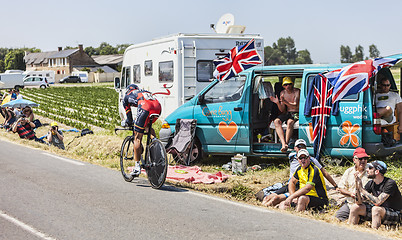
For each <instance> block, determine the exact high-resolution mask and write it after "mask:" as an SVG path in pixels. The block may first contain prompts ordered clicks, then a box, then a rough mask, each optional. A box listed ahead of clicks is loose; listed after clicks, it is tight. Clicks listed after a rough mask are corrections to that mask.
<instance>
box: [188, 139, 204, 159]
mask: <svg viewBox="0 0 402 240" xmlns="http://www.w3.org/2000/svg"><path fill="white" fill-rule="evenodd" d="M190 154H191V155H192V156H191V157H190V165H192V164H194V163H197V162H201V160H202V159H203V157H204V153H203V151H202V145H201V142H200V140H199V139H198V138H197V137H194V141H193V149H192V151H191V153H190Z"/></svg>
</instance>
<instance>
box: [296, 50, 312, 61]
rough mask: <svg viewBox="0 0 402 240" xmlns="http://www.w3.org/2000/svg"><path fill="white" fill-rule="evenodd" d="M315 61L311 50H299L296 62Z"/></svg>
mask: <svg viewBox="0 0 402 240" xmlns="http://www.w3.org/2000/svg"><path fill="white" fill-rule="evenodd" d="M311 63H313V61H312V60H311V57H310V52H309V51H308V50H307V49H305V50H300V51H298V52H297V58H296V64H311Z"/></svg>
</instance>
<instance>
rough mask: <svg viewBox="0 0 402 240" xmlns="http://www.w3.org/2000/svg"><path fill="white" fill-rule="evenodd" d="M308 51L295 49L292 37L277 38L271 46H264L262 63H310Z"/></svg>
mask: <svg viewBox="0 0 402 240" xmlns="http://www.w3.org/2000/svg"><path fill="white" fill-rule="evenodd" d="M312 62H313V61H312V60H311V57H310V52H309V51H308V50H307V49H306V50H302V51H299V52H298V51H297V50H296V47H295V42H294V40H293V38H291V37H287V38H279V39H278V41H277V42H276V43H273V44H272V47H270V46H267V47H265V48H264V65H286V64H296V63H297V64H308V63H312Z"/></svg>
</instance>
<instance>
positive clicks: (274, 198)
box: [262, 139, 338, 207]
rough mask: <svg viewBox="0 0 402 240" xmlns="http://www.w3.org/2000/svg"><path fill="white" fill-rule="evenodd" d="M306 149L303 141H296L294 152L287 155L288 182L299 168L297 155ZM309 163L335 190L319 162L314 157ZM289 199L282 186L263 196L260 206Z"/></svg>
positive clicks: (332, 182)
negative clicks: (288, 167) (315, 167)
mask: <svg viewBox="0 0 402 240" xmlns="http://www.w3.org/2000/svg"><path fill="white" fill-rule="evenodd" d="M306 148H307V143H306V141H304V139H297V140H296V142H295V147H294V149H295V152H292V153H290V154H289V166H290V174H289V181H290V179H292V176H293V175H294V173H295V171H296V169H297V168H298V167H299V166H300V163H299V161H298V159H297V153H298V152H299V151H300V150H302V149H306ZM310 161H311V162H312V163H313V164H314V165H315V166H317V167H318V169H320V170H321V172H322V174H323V175H324V177H325V178H326V179H327V180H328V181H329V182H330V183H331V184H332V185H333V186H334V188H335V189H336V188H337V187H338V186H337V184H336V182H335V181H334V179H333V178H332V177H331V175H330V174H329V173H328V172H327V171H326V170H325V168H324V167H323V166H322V165H321V163H320V162H318V161H317V159H315V158H314V157H312V156H310ZM287 197H289V189H288V184H286V185H284V186H283V187H282V188H280V189H278V190H277V191H275V192H273V193H271V194H269V195H267V196H264V198H263V201H262V204H263V205H265V206H267V207H268V206H271V207H273V206H276V205H278V204H279V203H281V202H282V201H285V200H286V198H287Z"/></svg>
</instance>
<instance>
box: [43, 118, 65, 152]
mask: <svg viewBox="0 0 402 240" xmlns="http://www.w3.org/2000/svg"><path fill="white" fill-rule="evenodd" d="M50 126H51V127H50V130H49V132H48V134H47V140H48V141H49V144H52V145H54V146H56V147H58V148H60V149H63V150H64V149H65V148H64V142H63V139H64V137H63V133H62V132H61V131H60V130H59V127H58V126H57V122H52V123H51V124H50Z"/></svg>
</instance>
